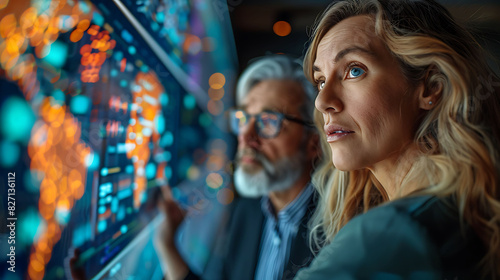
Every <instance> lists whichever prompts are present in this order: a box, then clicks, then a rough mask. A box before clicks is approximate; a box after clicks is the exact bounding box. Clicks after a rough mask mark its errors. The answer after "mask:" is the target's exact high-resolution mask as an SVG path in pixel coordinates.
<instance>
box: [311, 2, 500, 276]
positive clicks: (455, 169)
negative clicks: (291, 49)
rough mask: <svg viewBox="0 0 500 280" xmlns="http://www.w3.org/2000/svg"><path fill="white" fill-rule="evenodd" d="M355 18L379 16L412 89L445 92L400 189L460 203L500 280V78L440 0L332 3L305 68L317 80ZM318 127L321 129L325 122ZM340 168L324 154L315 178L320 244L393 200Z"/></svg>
mask: <svg viewBox="0 0 500 280" xmlns="http://www.w3.org/2000/svg"><path fill="white" fill-rule="evenodd" d="M357 15H369V16H371V17H372V18H373V19H374V21H375V34H373V36H378V37H379V38H381V39H382V40H383V41H384V42H385V44H386V46H387V48H388V49H389V50H390V52H391V53H392V55H393V56H394V57H395V58H396V59H397V60H398V62H399V65H400V68H401V71H402V73H404V75H405V77H406V79H407V80H408V82H409V83H410V84H414V85H417V84H419V83H424V85H425V87H426V88H428V89H431V88H433V87H436V86H438V87H440V88H441V89H442V90H441V94H440V96H439V99H438V100H437V101H436V102H435V107H434V108H433V109H432V110H430V111H427V112H426V113H425V115H424V116H423V117H422V119H421V120H420V123H419V126H418V129H417V131H416V132H415V136H414V143H415V144H416V145H417V147H418V153H419V156H418V159H417V161H416V162H415V163H414V164H413V165H412V167H411V169H410V171H409V172H408V174H407V175H406V177H405V179H404V180H403V182H402V185H401V189H402V190H403V191H402V192H404V188H405V186H406V185H407V183H409V182H412V183H415V182H419V183H421V185H420V187H422V188H423V191H421V192H419V194H422V193H425V194H432V195H436V196H440V197H444V196H452V197H454V198H455V199H456V202H457V206H458V209H459V213H460V218H461V221H463V222H465V223H467V224H468V225H470V226H471V227H472V229H473V230H474V231H475V232H476V233H477V235H478V236H479V237H480V239H481V240H482V242H483V243H484V245H485V248H486V251H487V254H486V256H485V257H484V258H483V259H482V261H481V264H480V265H481V269H482V271H483V272H484V273H485V275H492V277H493V278H495V277H500V266H499V265H498V264H500V191H499V185H500V184H499V174H500V163H499V159H500V157H499V149H498V145H499V144H498V143H500V125H499V122H500V99H499V98H500V97H499V94H500V89H499V86H500V82H499V79H498V77H497V76H496V75H495V74H494V73H493V72H492V71H491V69H490V68H489V67H488V64H487V63H486V60H485V57H484V51H483V50H482V48H481V46H480V45H479V44H478V43H477V41H476V40H475V39H474V38H473V36H472V35H471V34H470V33H469V32H468V31H466V30H465V29H464V28H463V27H461V26H460V25H459V24H457V22H456V21H455V20H454V19H453V18H452V16H451V15H450V13H449V12H448V11H447V10H446V9H445V8H444V7H442V6H441V5H440V4H438V3H437V2H435V1H433V0H413V1H412V0H348V1H340V2H334V3H332V4H331V5H330V6H329V7H328V8H327V9H326V10H325V12H324V13H323V15H322V16H321V17H320V19H319V20H318V21H317V22H316V24H315V27H314V29H313V34H312V37H311V39H312V40H311V44H310V46H309V48H308V50H307V53H306V55H305V59H304V72H305V74H306V77H308V79H309V80H310V81H311V82H312V83H313V84H315V82H314V79H313V69H312V68H313V67H312V64H313V62H314V61H315V59H316V52H317V48H318V44H319V42H320V41H321V39H322V38H323V36H324V35H325V34H326V33H327V32H328V31H329V30H330V29H331V28H332V27H333V26H334V25H336V24H337V23H338V22H340V21H342V20H343V19H346V18H349V17H352V16H357ZM372 28H373V27H372ZM317 115H318V114H317ZM316 121H317V125H319V127H322V118H321V116H317V117H316ZM323 138H324V137H322V141H323V149H324V151H328V150H329V148H328V145H326V144H325V140H324V139H323ZM325 149H326V150H325ZM326 154H328V153H326ZM327 160H329V161H330V162H329V163H328V162H326V161H327ZM332 168H333V166H332V163H331V156H330V158H328V157H326V158H325V162H323V163H322V165H321V166H320V168H318V169H317V171H316V173H315V174H314V176H313V182H314V183H315V186H316V187H317V189H318V192H319V194H320V201H319V205H318V207H317V211H316V213H315V215H314V218H313V219H312V220H311V227H312V233H311V239H312V240H311V241H312V244H313V245H315V246H319V247H321V246H323V245H324V244H325V243H328V242H330V241H331V240H332V239H333V237H334V236H335V234H336V233H337V232H338V230H339V229H340V228H342V227H343V226H344V225H345V224H346V223H347V222H348V221H349V220H351V219H352V218H353V217H354V216H355V215H357V214H359V213H363V212H366V211H367V210H368V209H370V208H371V207H373V206H376V205H378V204H380V203H382V202H384V201H387V200H388V196H387V194H386V192H385V191H384V189H383V187H382V186H381V185H380V183H379V182H378V181H377V180H376V178H375V177H374V176H373V175H372V174H371V172H370V171H368V170H356V171H348V172H343V171H339V170H335V171H334V172H333V173H332V172H331V170H332Z"/></svg>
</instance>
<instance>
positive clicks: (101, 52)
mask: <svg viewBox="0 0 500 280" xmlns="http://www.w3.org/2000/svg"><path fill="white" fill-rule="evenodd" d="M82 26H83V27H86V23H85V24H84V25H82ZM83 27H82V28H83ZM99 28H100V27H99V26H97V25H92V26H91V27H90V28H89V29H88V30H87V33H88V34H90V35H91V37H90V39H91V40H92V43H90V44H86V45H83V46H82V47H81V48H80V54H81V55H82V59H81V63H82V66H84V70H83V71H82V77H81V80H82V82H84V83H96V82H97V81H99V71H100V70H101V66H102V64H103V63H104V62H105V61H106V57H107V53H106V52H107V51H108V50H112V49H114V48H115V46H116V41H115V40H112V39H111V37H110V36H109V32H108V31H107V30H103V31H101V32H99ZM76 36H80V35H79V34H77V35H76ZM75 39H76V38H75ZM95 51H97V52H95Z"/></svg>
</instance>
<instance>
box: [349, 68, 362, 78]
mask: <svg viewBox="0 0 500 280" xmlns="http://www.w3.org/2000/svg"><path fill="white" fill-rule="evenodd" d="M364 73H365V70H363V69H361V68H359V67H353V68H351V70H349V75H348V77H347V78H348V79H352V78H357V77H359V76H361V75H363V74H364Z"/></svg>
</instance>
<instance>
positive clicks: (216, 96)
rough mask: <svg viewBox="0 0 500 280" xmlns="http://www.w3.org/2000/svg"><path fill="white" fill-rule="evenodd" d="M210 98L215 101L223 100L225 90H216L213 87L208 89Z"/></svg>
mask: <svg viewBox="0 0 500 280" xmlns="http://www.w3.org/2000/svg"><path fill="white" fill-rule="evenodd" d="M208 96H209V97H210V99H212V100H215V101H217V100H221V99H222V97H224V88H219V89H214V88H212V87H211V88H209V89H208Z"/></svg>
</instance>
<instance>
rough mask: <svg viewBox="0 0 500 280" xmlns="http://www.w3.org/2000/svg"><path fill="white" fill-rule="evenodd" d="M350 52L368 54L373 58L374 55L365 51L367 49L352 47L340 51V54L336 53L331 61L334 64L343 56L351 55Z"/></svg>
mask: <svg viewBox="0 0 500 280" xmlns="http://www.w3.org/2000/svg"><path fill="white" fill-rule="evenodd" d="M352 52H361V53H365V54H368V55H370V56H375V54H374V53H373V52H372V51H370V50H367V49H365V48H362V47H359V46H352V47H348V48H345V49H343V50H341V51H340V52H338V53H337V55H336V56H335V58H334V59H333V61H334V62H335V63H337V62H339V60H341V59H342V58H343V57H344V56H346V55H347V54H349V53H352Z"/></svg>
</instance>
